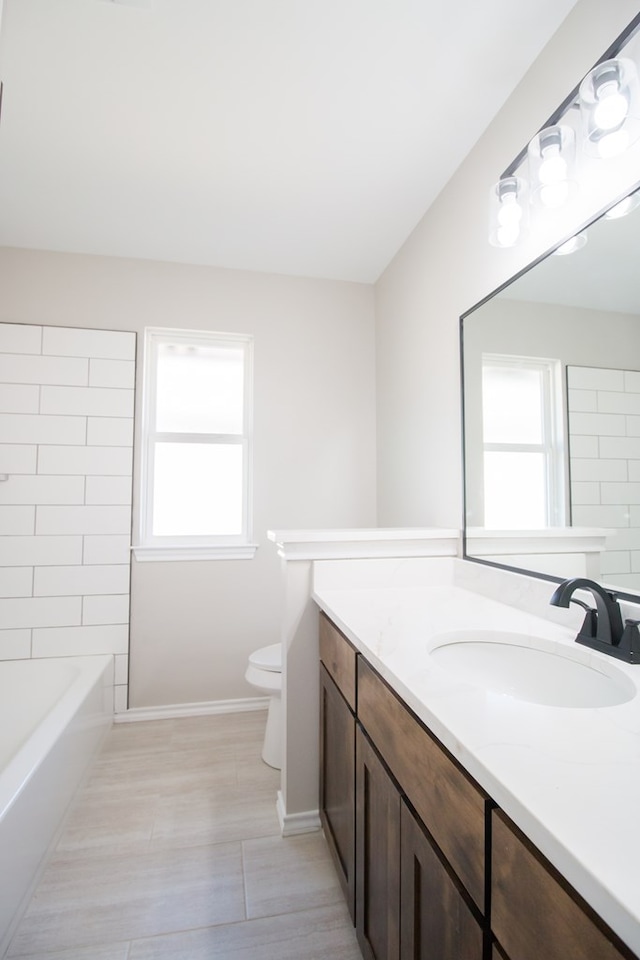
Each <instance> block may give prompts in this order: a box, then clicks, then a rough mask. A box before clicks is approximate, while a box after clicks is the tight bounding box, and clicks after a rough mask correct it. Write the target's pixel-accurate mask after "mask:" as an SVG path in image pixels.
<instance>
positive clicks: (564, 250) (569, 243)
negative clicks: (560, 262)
mask: <svg viewBox="0 0 640 960" xmlns="http://www.w3.org/2000/svg"><path fill="white" fill-rule="evenodd" d="M586 243H587V235H586V233H576V235H575V237H571V238H570V239H569V240H565V242H564V243H561V244H560V246H559V247H557V248H556V249H555V250H554V251H553V252H554V254H555V256H556V257H566V256H567V255H568V254H570V253H575V252H576V250H582V248H583V247H584V246H586Z"/></svg>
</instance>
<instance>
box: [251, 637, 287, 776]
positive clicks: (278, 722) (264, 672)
mask: <svg viewBox="0 0 640 960" xmlns="http://www.w3.org/2000/svg"><path fill="white" fill-rule="evenodd" d="M244 678H245V680H246V681H247V682H248V683H250V684H251V686H252V687H255V688H256V690H259V691H260V692H261V693H262V694H264V695H266V696H268V697H269V712H268V714H267V728H266V730H265V733H264V744H263V747H262V759H263V760H264V762H265V763H268V764H269V766H270V767H275V768H276V769H277V770H280V769H281V767H282V699H281V692H282V644H281V643H272V644H271V645H270V646H268V647H261V648H260V649H259V650H255V651H254V652H253V653H252V654H251V656H250V657H249V665H248V667H247V671H246V673H245V675H244Z"/></svg>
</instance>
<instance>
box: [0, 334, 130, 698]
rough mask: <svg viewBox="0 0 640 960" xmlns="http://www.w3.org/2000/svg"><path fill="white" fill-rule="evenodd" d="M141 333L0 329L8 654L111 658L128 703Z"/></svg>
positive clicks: (0, 631) (3, 605) (0, 636)
mask: <svg viewBox="0 0 640 960" xmlns="http://www.w3.org/2000/svg"><path fill="white" fill-rule="evenodd" d="M135 356H136V335H135V333H129V332H115V331H110V330H81V329H73V328H67V327H45V326H35V325H26V324H11V323H0V659H1V660H6V659H16V658H29V657H59V656H74V655H76V654H98V653H111V654H113V655H114V658H115V664H116V692H115V702H116V709H118V710H125V709H126V706H127V682H128V652H129V564H130V543H131V483H132V463H133V405H134V387H135Z"/></svg>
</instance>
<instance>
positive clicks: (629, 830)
mask: <svg viewBox="0 0 640 960" xmlns="http://www.w3.org/2000/svg"><path fill="white" fill-rule="evenodd" d="M473 568H474V565H472V564H468V563H464V564H463V563H460V561H451V562H449V561H444V560H435V561H434V560H431V561H430V560H421V561H420V560H414V561H396V562H395V563H394V562H393V561H365V562H364V563H363V562H359V563H354V564H351V565H349V564H348V563H347V564H345V563H342V565H339V564H331V563H325V564H323V563H320V564H316V575H315V580H314V598H315V601H316V603H317V604H318V605H319V607H320V614H319V617H320V624H319V638H320V674H321V680H320V688H321V695H320V718H321V719H320V805H321V818H322V823H323V827H324V831H325V835H326V837H327V840H328V843H329V846H330V848H331V850H332V853H333V856H334V861H335V863H336V868H337V871H338V874H339V876H340V879H341V882H342V885H343V889H344V891H345V896H346V898H347V902H348V905H349V909H350V911H351V915H352V917H353V919H354V922H355V925H356V931H357V934H358V939H359V943H360V945H361V948H362V951H363V955H364V957H365V960H382V958H388V960H393V958H417V957H420V958H427V957H428V958H433V960H436V958H437V960H489V958H490V960H505V958H506V960H539V958H540V957H545V960H567V958H579V960H623V958H624V960H629V958H634V957H636V958H637V956H638V955H640V889H639V886H640V885H638V883H637V881H636V875H637V873H636V864H637V862H638V859H637V857H638V856H640V843H639V842H638V839H637V838H636V836H635V833H636V831H635V828H634V825H633V819H634V816H633V811H634V810H635V809H637V808H638V807H637V804H638V802H640V777H639V774H640V763H639V761H640V706H639V705H638V699H639V698H638V696H637V685H638V684H640V674H639V675H638V678H637V680H636V676H635V674H634V670H636V669H638V670H640V668H636V667H632V666H626V665H624V666H622V667H620V673H618V672H617V668H616V670H614V671H613V672H612V671H611V670H610V669H609V665H608V664H604V666H602V665H601V660H602V658H601V657H599V655H594V654H591V653H590V652H586V653H585V651H580V652H579V653H577V652H576V649H575V647H576V645H575V644H574V642H573V637H574V636H575V629H574V626H573V622H572V624H571V626H567V624H568V623H569V620H568V617H569V616H573V611H571V613H570V614H569V613H568V612H559V611H551V613H550V615H549V616H548V617H547V615H546V611H539V610H535V608H536V607H537V606H538V604H539V600H540V598H541V597H542V596H543V594H544V591H545V590H546V591H547V592H548V593H549V595H550V594H551V592H552V589H551V585H549V584H544V583H541V582H538V583H537V584H533V583H530V582H529V581H528V580H527V579H526V578H522V577H518V576H517V575H515V574H509V573H507V572H505V571H495V572H492V573H488V571H482V572H481V573H480V574H476V572H475V571H474V569H473ZM476 575H477V576H479V579H480V580H482V582H483V586H482V588H481V590H482V592H478V591H479V588H480V583H479V582H477V583H474V582H473V580H474V576H476ZM487 575H488V576H489V580H491V577H493V576H494V577H495V579H494V582H493V584H491V583H490V582H489V583H488V581H487V580H486V577H487ZM528 590H530V591H531V592H530V593H528ZM492 593H493V594H494V596H495V594H496V593H499V594H500V595H501V600H499V601H498V600H496V599H494V596H492V595H491V594H492ZM505 595H506V596H508V597H509V599H510V600H511V601H517V608H516V606H515V605H514V606H511V605H510V604H509V603H505V602H503V601H502V597H503V596H505ZM534 610H535V612H533V611H534ZM540 612H542V613H543V614H544V615H542V616H540V615H539V613H540ZM473 631H475V633H473V636H475V637H476V641H477V642H478V643H482V642H485V643H491V642H492V638H493V640H495V639H496V638H498V639H502V640H504V643H505V644H506V645H507V646H508V645H509V643H510V642H511V641H513V642H514V643H521V642H524V638H526V637H531V638H533V640H534V641H535V642H536V643H538V644H539V645H540V650H545V651H549V656H551V657H552V658H553V657H557V658H558V660H567V661H568V662H570V661H572V660H573V659H574V658H576V657H577V659H576V663H577V664H578V665H579V666H580V667H582V666H585V663H586V666H587V667H588V669H589V670H591V671H595V673H600V671H601V670H603V671H604V673H603V674H602V676H603V677H605V681H604V682H605V684H606V683H608V682H609V679H611V680H612V682H615V683H619V684H620V686H619V687H618V688H617V690H618V693H617V694H615V696H614V701H616V702H613V703H612V704H610V705H609V706H575V705H571V706H565V705H564V702H563V691H562V689H560V690H559V691H557V692H556V693H555V694H553V695H552V696H551V700H552V701H553V702H551V703H542V702H539V700H538V701H537V702H535V697H534V701H531V700H524V699H521V695H520V694H518V693H516V694H515V695H512V694H510V693H508V692H505V691H504V690H500V689H498V688H497V687H496V688H494V689H491V688H490V687H487V686H486V685H485V683H484V681H483V680H482V679H478V680H477V681H471V680H469V678H468V677H467V678H466V679H465V678H462V679H461V678H460V676H459V675H456V672H455V669H453V670H452V669H451V668H450V667H449V666H443V665H441V664H439V663H438V660H437V659H434V658H433V651H434V650H435V649H436V648H437V647H440V649H442V647H443V646H446V645H447V643H448V642H451V643H456V642H457V641H458V640H459V639H460V638H461V637H468V636H469V635H470V634H471V633H472V632H473ZM505 638H506V639H505ZM552 651H553V652H552ZM585 656H586V658H587V660H586V661H585V660H584V657H585ZM593 657H595V660H594V659H592V658H593ZM549 663H550V664H551V665H552V666H553V664H554V663H555V661H554V660H553V659H551V660H549ZM569 669H571V667H570V668H569ZM543 685H544V683H543ZM568 685H569V686H571V683H569V684H568ZM498 686H499V685H498ZM567 696H568V697H569V698H570V694H567ZM596 700H597V697H596ZM597 702H598V703H599V702H600V701H599V700H597ZM627 812H628V813H629V817H628V818H627Z"/></svg>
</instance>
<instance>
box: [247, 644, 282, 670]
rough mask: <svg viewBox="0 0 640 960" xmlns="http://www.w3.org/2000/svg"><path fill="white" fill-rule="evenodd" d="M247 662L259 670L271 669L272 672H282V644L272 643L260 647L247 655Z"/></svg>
mask: <svg viewBox="0 0 640 960" xmlns="http://www.w3.org/2000/svg"><path fill="white" fill-rule="evenodd" d="M249 663H252V664H253V665H254V667H259V668H260V669H261V670H271V671H273V672H274V673H281V672H282V644H281V643H272V644H271V645H270V646H268V647H261V648H260V649H259V650H254V652H253V653H252V654H251V656H250V657H249Z"/></svg>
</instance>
